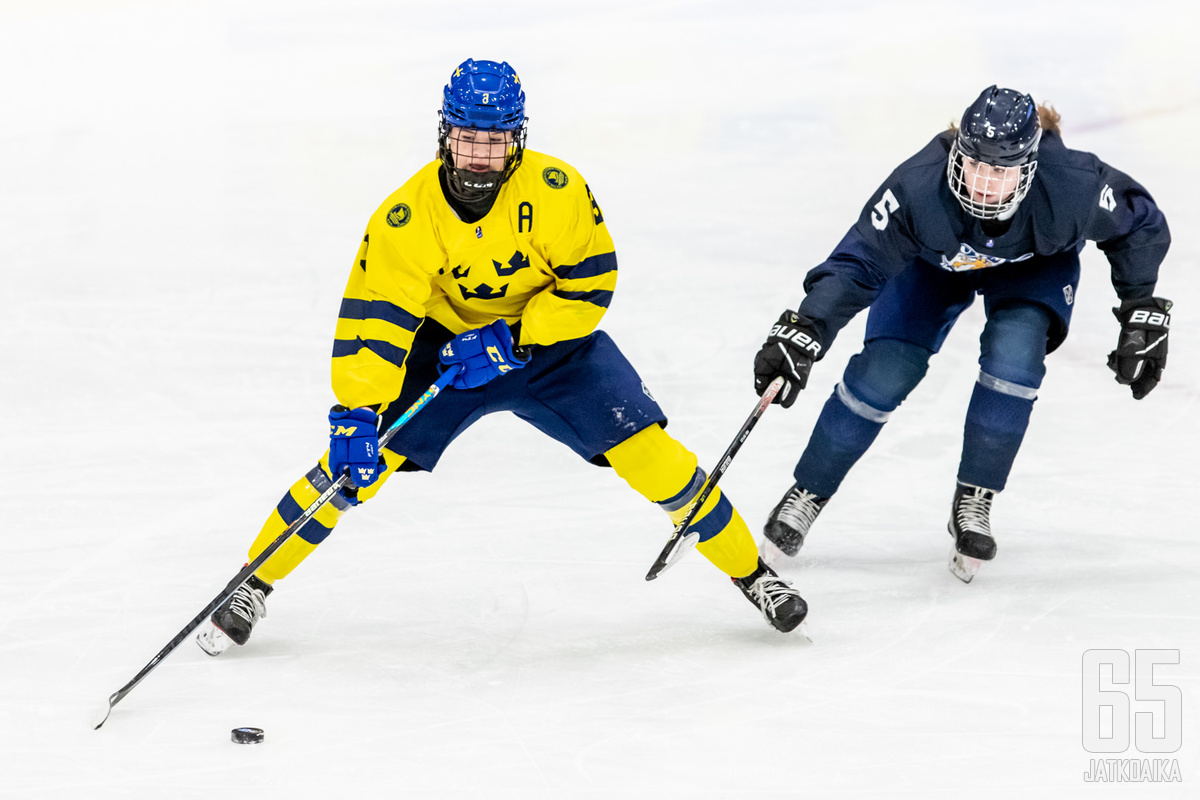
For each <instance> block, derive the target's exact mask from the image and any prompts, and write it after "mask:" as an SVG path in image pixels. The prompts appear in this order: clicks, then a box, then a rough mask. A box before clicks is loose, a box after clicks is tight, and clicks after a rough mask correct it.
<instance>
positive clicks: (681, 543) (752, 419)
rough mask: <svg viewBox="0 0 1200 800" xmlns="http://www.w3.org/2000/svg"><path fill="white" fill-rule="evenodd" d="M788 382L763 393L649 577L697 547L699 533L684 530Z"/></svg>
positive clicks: (780, 380) (774, 384)
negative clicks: (760, 418) (687, 532)
mask: <svg viewBox="0 0 1200 800" xmlns="http://www.w3.org/2000/svg"><path fill="white" fill-rule="evenodd" d="M784 383H785V381H784V379H783V376H782V375H781V376H779V377H777V378H776V379H775V380H773V381H771V385H770V386H768V387H767V389H766V391H764V392H763V393H762V397H760V398H759V399H758V403H757V404H755V406H754V411H753V412H751V414H750V416H749V417H748V418H747V419H746V421H745V422H744V423H742V429H741V430H740V431H738V433H737V436H735V437H734V438H733V442H732V443H731V444H730V445H729V449H728V450H726V451H725V455H723V456H721V461H720V463H718V464H717V468H716V469H714V470H713V472H712V475H710V476H709V478H708V482H707V483H706V484H705V486H704V491H702V492H701V493H700V495H699V496H698V497H697V498H696V500H695V502H693V503H692V506H691V508H689V509H688V513H687V516H685V517H684V518H683V521H682V522H680V523H679V524H678V525H676V526H675V530H674V531H673V532H672V533H671V538H670V539H667V543H666V544H665V545H664V546H663V549H662V552H661V553H659V554H658V558H657V559H655V561H654V564H653V565H652V566H651V567H650V571H649V572H647V573H646V580H648V581H652V580H654V579H655V578H657V577H658V574H659V573H660V572H662V571H663V570H665V569H666V568H667V567H669V566H671V565H672V564H674V563H675V562H676V561H678V560H679V559H680V558H682V557H683V554H684V553H686V552H687V551H688V550H690V549H691V548H692V547H694V546H695V544H696V542H697V541H699V539H700V534H699V533H696V532H694V531H693V532H692V533H689V534H687V535H686V536H684V535H683V533H684V531H686V530H687V529H688V526H689V525H691V524H692V520H693V519H695V517H696V514H698V513H699V512H700V508H701V507H702V506H703V505H704V501H705V500H707V499H708V495H709V494H710V493H711V492H712V490H713V489H715V488H716V486H717V481H719V480H721V476H722V475H724V474H725V470H727V469H729V463H730V462H731V461H733V457H734V456H735V455H737V451H738V450H740V449H741V447H742V443H743V442H745V441H746V437H747V436H749V435H750V431H752V430H754V425H755V424H756V423H757V422H758V419H759V417H761V416H762V415H763V412H764V411H766V410H767V406H769V405H771V401H772V400H774V399H775V395H777V394H779V390H780V389H782V388H783V385H784Z"/></svg>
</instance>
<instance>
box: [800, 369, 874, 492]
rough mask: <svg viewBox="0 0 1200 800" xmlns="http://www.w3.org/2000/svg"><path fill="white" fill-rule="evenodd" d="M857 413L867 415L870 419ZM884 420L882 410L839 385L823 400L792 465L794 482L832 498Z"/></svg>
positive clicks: (872, 440) (869, 444)
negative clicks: (797, 458) (810, 430)
mask: <svg viewBox="0 0 1200 800" xmlns="http://www.w3.org/2000/svg"><path fill="white" fill-rule="evenodd" d="M847 401H849V402H850V403H852V404H854V405H855V407H856V408H858V410H859V413H856V412H855V411H851V410H850V407H849V406H848V405H847ZM861 414H870V415H871V416H873V417H874V419H867V418H866V417H865V416H861ZM886 419H887V413H886V412H882V411H878V410H876V409H873V408H870V407H869V406H866V405H865V404H864V403H862V402H861V401H858V400H856V399H855V398H854V397H853V396H852V395H850V393H849V392H848V390H846V388H845V387H844V385H842V384H839V385H838V387H837V389H835V390H834V393H833V395H832V396H831V397H830V398H829V399H828V400H827V401H825V407H824V408H823V409H822V410H821V416H820V417H819V418H818V419H817V426H816V427H815V428H814V429H813V432H812V436H811V437H809V440H808V446H807V447H806V448H804V454H803V455H801V456H800V461H799V462H797V464H796V469H795V472H794V473H793V474H794V475H795V478H796V484H797V485H798V486H801V487H803V488H804V489H807V490H808V491H810V492H812V493H813V494H815V495H817V496H819V497H832V496H833V494H834V493H835V492H836V491H837V490H838V487H839V486H841V485H842V479H843V478H845V477H846V473H847V472H849V471H850V468H851V467H853V466H854V464H855V462H857V461H858V459H859V458H861V457H862V454H863V453H865V452H867V448H868V447H870V446H871V443H872V442H874V441H875V437H876V436H878V435H879V431H881V430H883V421H884V420H886Z"/></svg>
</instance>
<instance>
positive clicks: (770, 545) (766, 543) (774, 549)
mask: <svg viewBox="0 0 1200 800" xmlns="http://www.w3.org/2000/svg"><path fill="white" fill-rule="evenodd" d="M758 554H759V555H760V556H762V560H763V562H764V563H765V564H766V565H767V566H768V567H776V566H778V567H786V566H788V565H789V564H794V563H795V562H796V560H797V556H798V555H799V553H797V554H796V556H789V555H788V554H787V553H785V552H783V551H782V550H780V549H779V547H778V545H776V544H775V543H774V542H772V541H771V540H770V539H768V538H767V537H765V536H764V537H763V539H762V544H760V545H759V546H758Z"/></svg>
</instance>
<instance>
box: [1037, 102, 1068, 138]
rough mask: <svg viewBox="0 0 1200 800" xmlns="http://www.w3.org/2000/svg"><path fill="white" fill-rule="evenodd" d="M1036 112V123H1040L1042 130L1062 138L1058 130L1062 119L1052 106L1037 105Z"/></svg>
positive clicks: (1045, 104) (1046, 104)
mask: <svg viewBox="0 0 1200 800" xmlns="http://www.w3.org/2000/svg"><path fill="white" fill-rule="evenodd" d="M1037 112H1038V122H1039V123H1041V126H1042V130H1044V131H1049V132H1050V133H1057V134H1058V135H1059V136H1062V131H1060V130H1059V129H1058V123H1059V121H1060V120H1061V119H1062V115H1060V114H1059V113H1058V111H1056V110H1055V109H1054V106H1052V105H1049V104H1048V103H1038V107H1037Z"/></svg>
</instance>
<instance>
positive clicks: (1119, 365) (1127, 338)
mask: <svg viewBox="0 0 1200 800" xmlns="http://www.w3.org/2000/svg"><path fill="white" fill-rule="evenodd" d="M1113 314H1114V315H1115V316H1116V318H1117V321H1118V322H1120V323H1121V336H1120V338H1119V339H1117V349H1116V350H1113V351H1112V352H1111V353H1109V354H1108V368H1109V369H1111V370H1112V371H1113V372H1114V373H1116V376H1117V383H1123V384H1126V385H1128V386H1129V387H1130V388H1131V389H1132V390H1133V396H1134V399H1137V400H1141V399H1142V398H1143V397H1145V396H1146V395H1148V394H1150V390H1151V389H1153V388H1154V387H1155V386H1157V385H1158V382H1159V380H1160V379H1161V378H1162V373H1163V368H1164V367H1166V366H1167V334H1168V333H1169V332H1170V329H1171V301H1170V300H1167V299H1164V298H1162V297H1144V298H1141V299H1138V300H1126V301H1125V302H1123V303H1121V306H1120V307H1119V308H1114V309H1113Z"/></svg>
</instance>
